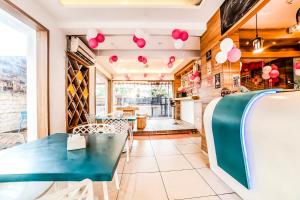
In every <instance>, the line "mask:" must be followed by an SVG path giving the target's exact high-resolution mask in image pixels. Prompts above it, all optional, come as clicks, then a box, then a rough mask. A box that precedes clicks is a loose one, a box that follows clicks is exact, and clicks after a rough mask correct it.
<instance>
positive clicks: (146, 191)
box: [118, 173, 168, 200]
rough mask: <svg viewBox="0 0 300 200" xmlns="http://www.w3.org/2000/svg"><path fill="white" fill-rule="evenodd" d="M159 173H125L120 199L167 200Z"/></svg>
mask: <svg viewBox="0 0 300 200" xmlns="http://www.w3.org/2000/svg"><path fill="white" fill-rule="evenodd" d="M167 199H168V198H167V195H166V191H165V190H164V185H163V182H162V179H161V176H160V174H159V173H138V174H124V175H123V177H122V181H121V190H120V191H119V195H118V200H167Z"/></svg>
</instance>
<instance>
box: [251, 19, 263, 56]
mask: <svg viewBox="0 0 300 200" xmlns="http://www.w3.org/2000/svg"><path fill="white" fill-rule="evenodd" d="M255 24H256V25H255V26H256V28H255V30H256V37H255V39H254V40H253V41H252V44H253V53H261V52H263V50H264V49H263V42H264V41H263V38H262V37H259V36H258V29H257V14H256V15H255Z"/></svg>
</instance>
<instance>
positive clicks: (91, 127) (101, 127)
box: [73, 124, 115, 135]
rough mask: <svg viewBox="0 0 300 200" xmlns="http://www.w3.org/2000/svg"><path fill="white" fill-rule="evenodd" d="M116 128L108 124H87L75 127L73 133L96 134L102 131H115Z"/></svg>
mask: <svg viewBox="0 0 300 200" xmlns="http://www.w3.org/2000/svg"><path fill="white" fill-rule="evenodd" d="M114 132H115V129H114V127H113V126H110V125H108V124H86V125H81V126H77V127H75V128H74V129H73V134H81V135H94V134H102V133H114Z"/></svg>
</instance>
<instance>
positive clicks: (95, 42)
mask: <svg viewBox="0 0 300 200" xmlns="http://www.w3.org/2000/svg"><path fill="white" fill-rule="evenodd" d="M86 39H87V41H88V44H89V47H91V48H92V49H96V48H97V47H98V46H99V43H103V42H104V41H105V36H104V35H103V34H102V33H100V32H98V31H97V29H89V30H88V31H87V34H86Z"/></svg>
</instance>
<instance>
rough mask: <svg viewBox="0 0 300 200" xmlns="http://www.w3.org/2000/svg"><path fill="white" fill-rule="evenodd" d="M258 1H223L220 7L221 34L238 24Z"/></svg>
mask: <svg viewBox="0 0 300 200" xmlns="http://www.w3.org/2000/svg"><path fill="white" fill-rule="evenodd" d="M257 2H259V0H225V1H224V3H223V4H222V6H221V9H220V10H221V33H222V34H224V33H225V32H226V31H227V30H229V29H230V28H231V27H232V26H233V25H234V24H235V23H236V22H238V21H239V20H240V19H241V18H242V17H243V16H244V15H245V14H247V12H248V11H249V10H250V9H251V8H252V7H253V6H254V5H255V4H256V3H257Z"/></svg>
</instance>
